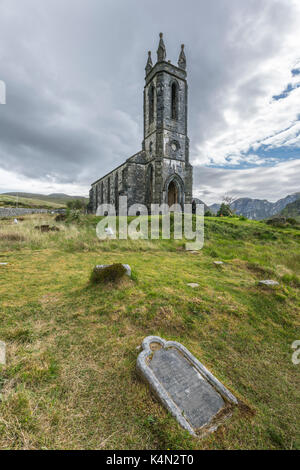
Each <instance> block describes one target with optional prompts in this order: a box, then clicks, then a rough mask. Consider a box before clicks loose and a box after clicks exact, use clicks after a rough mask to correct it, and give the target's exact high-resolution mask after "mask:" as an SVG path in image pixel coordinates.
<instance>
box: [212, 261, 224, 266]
mask: <svg viewBox="0 0 300 470" xmlns="http://www.w3.org/2000/svg"><path fill="white" fill-rule="evenodd" d="M214 264H215V265H216V266H222V264H224V263H223V261H214Z"/></svg>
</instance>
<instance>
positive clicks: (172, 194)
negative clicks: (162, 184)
mask: <svg viewBox="0 0 300 470" xmlns="http://www.w3.org/2000/svg"><path fill="white" fill-rule="evenodd" d="M177 203H178V189H177V185H176V184H175V183H174V181H171V183H170V184H169V187H168V205H169V207H171V206H173V204H177Z"/></svg>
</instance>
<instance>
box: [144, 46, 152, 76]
mask: <svg viewBox="0 0 300 470" xmlns="http://www.w3.org/2000/svg"><path fill="white" fill-rule="evenodd" d="M152 67H153V64H152V57H151V51H149V52H148V60H147V64H146V69H145V70H146V75H148V73H149V72H151V70H152Z"/></svg>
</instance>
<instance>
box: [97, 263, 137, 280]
mask: <svg viewBox="0 0 300 470" xmlns="http://www.w3.org/2000/svg"><path fill="white" fill-rule="evenodd" d="M124 276H128V277H131V268H130V266H129V265H128V264H120V263H118V264H111V265H108V264H100V265H98V266H95V267H94V269H93V272H92V275H91V282H92V283H94V284H98V283H106V282H117V281H119V280H120V279H122V277H124Z"/></svg>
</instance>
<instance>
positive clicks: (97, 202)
mask: <svg viewBox="0 0 300 470" xmlns="http://www.w3.org/2000/svg"><path fill="white" fill-rule="evenodd" d="M95 199H96V210H97V208H98V204H99V201H98V185H96V198H95Z"/></svg>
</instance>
